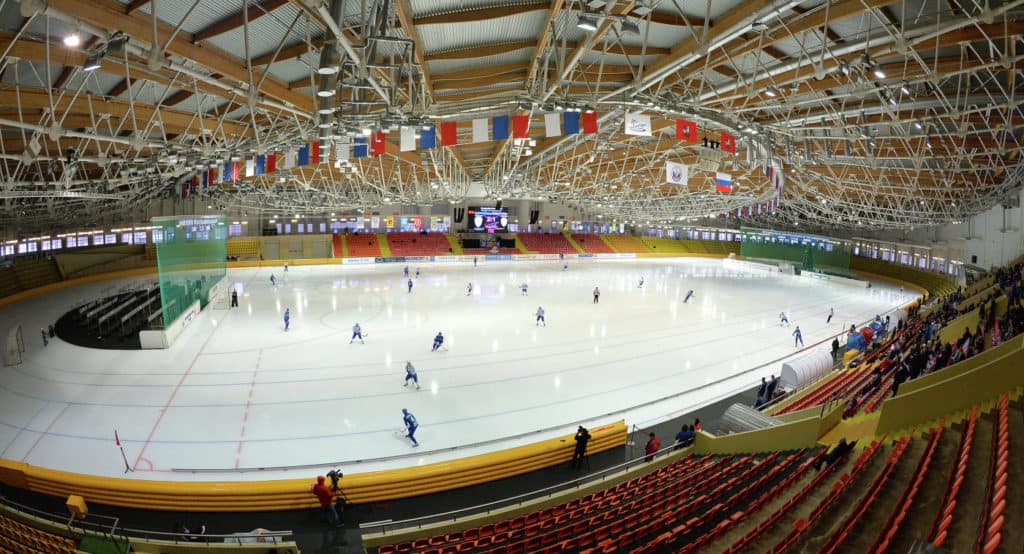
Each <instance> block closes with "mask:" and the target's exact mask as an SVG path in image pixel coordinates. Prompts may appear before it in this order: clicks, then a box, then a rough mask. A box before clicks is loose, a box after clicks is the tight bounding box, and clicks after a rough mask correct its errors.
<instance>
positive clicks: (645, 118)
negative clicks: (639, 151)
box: [625, 113, 651, 137]
mask: <svg viewBox="0 0 1024 554" xmlns="http://www.w3.org/2000/svg"><path fill="white" fill-rule="evenodd" d="M625 132H626V134H627V135H639V136H644V137H649V136H651V116H649V115H645V114H642V113H627V114H626V131H625Z"/></svg>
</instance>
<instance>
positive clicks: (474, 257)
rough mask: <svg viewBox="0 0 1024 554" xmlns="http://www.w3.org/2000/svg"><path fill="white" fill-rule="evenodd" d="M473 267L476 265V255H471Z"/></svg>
mask: <svg viewBox="0 0 1024 554" xmlns="http://www.w3.org/2000/svg"><path fill="white" fill-rule="evenodd" d="M473 267H476V256H473Z"/></svg>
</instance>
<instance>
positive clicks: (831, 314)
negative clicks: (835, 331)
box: [825, 308, 836, 325]
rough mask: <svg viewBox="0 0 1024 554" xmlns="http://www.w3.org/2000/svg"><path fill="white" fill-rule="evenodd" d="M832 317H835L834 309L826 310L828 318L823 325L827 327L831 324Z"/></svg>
mask: <svg viewBox="0 0 1024 554" xmlns="http://www.w3.org/2000/svg"><path fill="white" fill-rule="evenodd" d="M834 315H836V309H835V308H829V309H828V318H827V319H825V325H828V324H829V323H832V316H834Z"/></svg>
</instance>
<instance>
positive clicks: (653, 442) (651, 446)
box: [644, 432, 661, 462]
mask: <svg viewBox="0 0 1024 554" xmlns="http://www.w3.org/2000/svg"><path fill="white" fill-rule="evenodd" d="M648 436H649V437H650V438H648V439H647V445H646V446H644V454H646V455H647V456H645V457H644V461H645V462H649V461H651V460H653V459H654V453H655V452H657V451H658V450H661V441H660V440H658V437H657V436H655V435H654V433H653V432H652V433H651V434H650V435H648Z"/></svg>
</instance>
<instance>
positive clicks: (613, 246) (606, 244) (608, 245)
mask: <svg viewBox="0 0 1024 554" xmlns="http://www.w3.org/2000/svg"><path fill="white" fill-rule="evenodd" d="M597 236H598V237H600V239H601V242H603V243H604V244H605V246H607V247H608V248H610V249H611V251H612V252H615V253H618V251H619V249H618V248H615V245H613V244H612V243H611V241H609V240H608V237H607V235H597Z"/></svg>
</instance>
